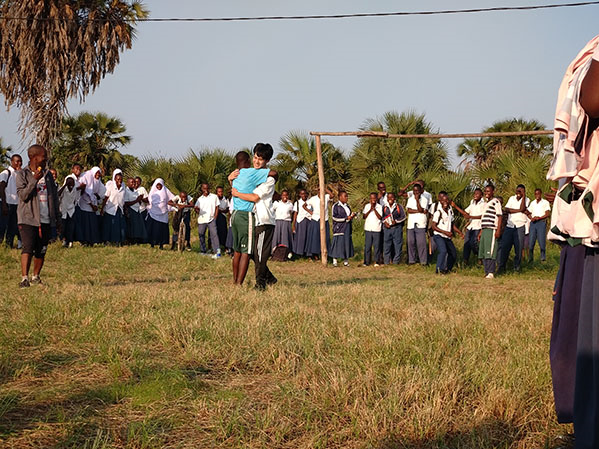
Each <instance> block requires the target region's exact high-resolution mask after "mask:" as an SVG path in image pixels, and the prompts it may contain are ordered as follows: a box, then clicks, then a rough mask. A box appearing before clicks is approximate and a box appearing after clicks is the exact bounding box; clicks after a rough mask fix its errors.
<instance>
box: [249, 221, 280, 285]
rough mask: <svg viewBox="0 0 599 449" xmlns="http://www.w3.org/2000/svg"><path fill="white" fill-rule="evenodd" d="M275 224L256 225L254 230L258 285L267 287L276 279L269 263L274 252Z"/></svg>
mask: <svg viewBox="0 0 599 449" xmlns="http://www.w3.org/2000/svg"><path fill="white" fill-rule="evenodd" d="M274 233H275V225H261V226H256V229H255V232H254V248H253V254H252V257H253V259H254V265H255V266H256V287H259V288H265V287H266V285H267V284H271V283H273V281H275V279H276V278H275V276H274V275H273V274H272V273H271V272H270V270H269V268H268V266H267V263H268V259H270V254H271V252H272V237H273V235H274Z"/></svg>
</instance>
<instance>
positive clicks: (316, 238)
mask: <svg viewBox="0 0 599 449" xmlns="http://www.w3.org/2000/svg"><path fill="white" fill-rule="evenodd" d="M330 193H331V192H330V191H328V193H325V196H324V214H325V215H324V221H325V232H326V234H325V237H326V245H327V251H328V250H329V249H330V248H331V231H330V229H329V201H330V200H331V195H330ZM308 205H309V206H310V207H311V208H312V214H311V216H310V218H311V220H310V227H309V228H308V238H307V241H306V255H307V256H308V257H313V258H314V259H315V260H317V259H318V258H319V256H320V196H319V195H318V188H316V189H314V195H313V196H312V197H311V198H310V199H309V200H308Z"/></svg>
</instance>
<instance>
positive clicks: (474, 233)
mask: <svg viewBox="0 0 599 449" xmlns="http://www.w3.org/2000/svg"><path fill="white" fill-rule="evenodd" d="M479 232H480V229H466V234H465V235H464V262H466V263H468V262H470V254H474V259H475V260H476V258H477V257H478V233H479Z"/></svg>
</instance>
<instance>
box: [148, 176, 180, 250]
mask: <svg viewBox="0 0 599 449" xmlns="http://www.w3.org/2000/svg"><path fill="white" fill-rule="evenodd" d="M158 184H161V185H162V189H158V187H156V186H157V185H158ZM174 197H175V195H173V193H172V192H171V191H170V190H169V189H168V188H167V187H166V185H165V184H164V180H163V179H161V178H158V179H156V180H155V181H154V184H152V188H151V189H150V193H149V195H148V200H149V204H148V208H147V211H148V217H147V221H146V223H147V231H148V240H149V242H150V245H151V246H152V247H154V246H155V245H159V246H160V247H161V248H162V245H168V243H169V230H168V213H169V205H168V202H169V201H171V200H172V199H173V198H174Z"/></svg>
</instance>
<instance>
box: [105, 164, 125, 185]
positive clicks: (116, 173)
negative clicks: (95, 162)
mask: <svg viewBox="0 0 599 449" xmlns="http://www.w3.org/2000/svg"><path fill="white" fill-rule="evenodd" d="M118 174H120V175H122V174H123V171H122V170H121V169H120V168H115V169H114V170H113V172H112V179H111V180H110V181H108V182H107V183H106V188H107V189H108V188H109V187H110V186H111V185H112V184H114V182H115V180H114V178H116V175H118Z"/></svg>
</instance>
